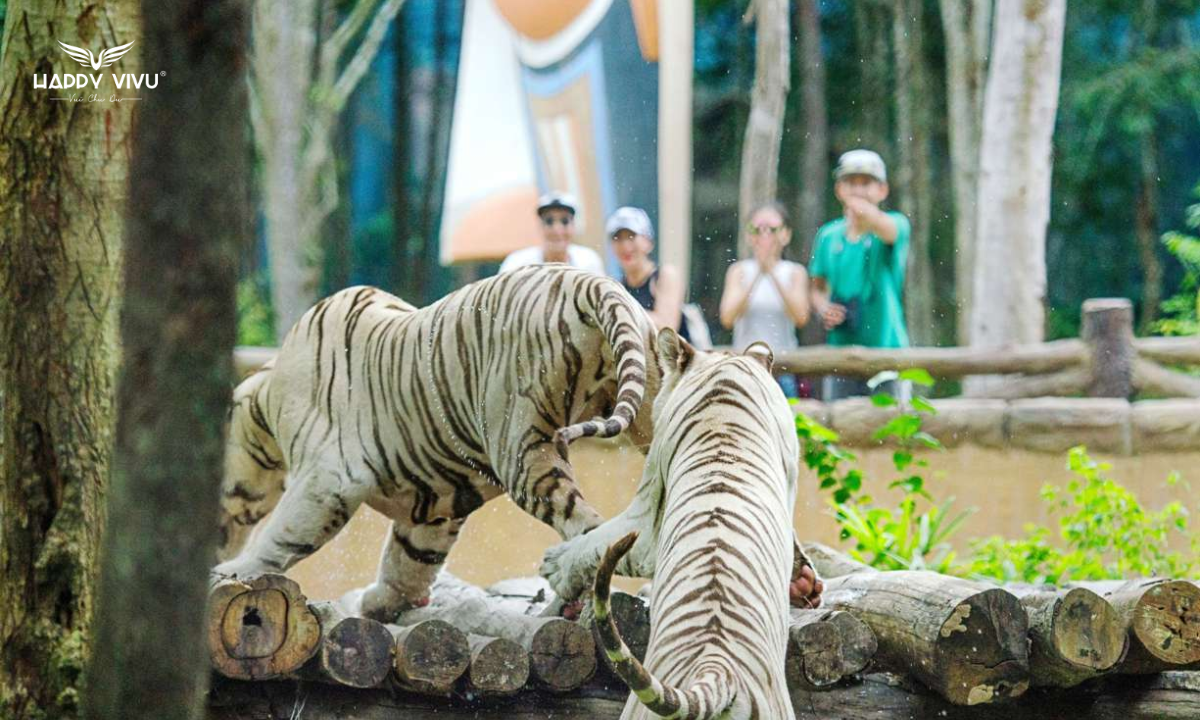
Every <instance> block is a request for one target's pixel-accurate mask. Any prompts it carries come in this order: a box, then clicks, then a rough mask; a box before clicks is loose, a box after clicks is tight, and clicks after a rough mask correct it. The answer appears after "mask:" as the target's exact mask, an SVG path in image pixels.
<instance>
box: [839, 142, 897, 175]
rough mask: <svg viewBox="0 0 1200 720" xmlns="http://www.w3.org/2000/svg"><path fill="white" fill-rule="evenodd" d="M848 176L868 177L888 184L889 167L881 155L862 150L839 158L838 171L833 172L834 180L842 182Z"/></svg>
mask: <svg viewBox="0 0 1200 720" xmlns="http://www.w3.org/2000/svg"><path fill="white" fill-rule="evenodd" d="M847 175H867V176H870V177H873V178H875V179H876V180H878V181H879V182H887V167H886V166H885V165H884V164H883V158H881V157H879V153H877V152H875V151H873V150H863V149H861V148H860V149H858V150H851V151H849V152H845V153H842V156H841V157H840V158H838V164H837V169H835V170H834V171H833V177H834V179H836V180H841V179H842V178H844V177H846V176H847Z"/></svg>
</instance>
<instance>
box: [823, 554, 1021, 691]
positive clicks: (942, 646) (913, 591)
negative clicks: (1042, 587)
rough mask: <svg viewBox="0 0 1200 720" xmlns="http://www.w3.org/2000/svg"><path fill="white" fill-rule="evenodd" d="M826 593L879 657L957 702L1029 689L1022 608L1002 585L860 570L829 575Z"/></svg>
mask: <svg viewBox="0 0 1200 720" xmlns="http://www.w3.org/2000/svg"><path fill="white" fill-rule="evenodd" d="M823 597H824V601H825V603H826V607H828V608H832V609H838V610H846V611H849V612H851V613H853V614H854V615H855V617H857V618H859V619H860V620H862V621H863V622H865V623H866V624H867V625H869V626H870V628H871V630H872V631H873V632H874V633H875V636H876V638H877V640H878V643H879V648H878V651H877V652H876V654H875V657H876V660H877V661H879V662H880V663H881V664H882V665H884V666H885V667H888V668H889V669H891V670H894V671H896V672H903V673H907V674H909V675H911V676H913V677H915V678H917V679H918V680H920V681H921V682H922V683H924V684H925V685H926V686H928V687H929V688H931V689H933V690H934V691H936V692H937V693H938V694H940V695H942V696H943V697H945V698H946V699H947V700H949V701H950V702H952V703H954V704H956V705H978V704H981V703H990V702H994V701H997V700H1001V699H1003V698H1008V697H1015V696H1018V695H1020V694H1022V693H1023V692H1025V690H1026V689H1027V688H1028V687H1029V646H1028V641H1027V640H1026V633H1027V629H1028V625H1027V621H1026V619H1025V611H1024V609H1023V608H1022V607H1021V604H1020V602H1019V601H1018V600H1017V598H1016V597H1014V596H1013V595H1010V594H1009V593H1007V592H1005V591H1003V590H1001V589H999V588H993V587H988V586H986V585H983V584H981V583H975V582H971V581H968V580H963V579H961V578H955V577H949V576H946V575H939V574H937V573H932V572H925V571H897V572H857V573H854V574H851V575H844V576H841V577H834V578H830V579H827V580H826V581H825V593H824V596H823Z"/></svg>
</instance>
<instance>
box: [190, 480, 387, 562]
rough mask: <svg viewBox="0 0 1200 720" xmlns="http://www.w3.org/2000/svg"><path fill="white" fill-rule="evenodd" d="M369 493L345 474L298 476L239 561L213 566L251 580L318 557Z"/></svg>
mask: <svg viewBox="0 0 1200 720" xmlns="http://www.w3.org/2000/svg"><path fill="white" fill-rule="evenodd" d="M366 492H367V486H366V485H365V484H356V483H354V482H352V481H350V480H349V479H347V478H343V476H342V475H341V474H340V473H335V472H331V471H328V470H323V469H315V470H306V471H301V472H298V473H296V475H295V476H294V477H292V478H291V479H290V481H289V483H288V486H287V489H286V490H285V491H284V492H283V496H282V497H281V498H280V500H279V503H278V505H277V506H276V507H275V509H274V511H272V512H271V514H270V515H268V516H267V519H266V523H265V524H264V525H263V527H262V529H261V530H260V531H259V532H258V533H256V534H255V535H253V536H252V537H251V538H250V543H249V544H248V545H247V546H246V548H245V549H244V550H242V552H241V553H240V554H238V555H237V557H235V558H233V559H231V560H227V561H225V562H223V563H221V564H220V565H217V566H216V567H215V568H213V574H214V575H216V576H220V577H239V578H249V577H255V576H258V575H261V574H262V573H266V572H283V571H285V570H287V569H288V568H290V567H291V566H293V565H295V564H296V563H298V562H300V561H301V560H303V559H304V558H306V557H308V556H309V555H312V554H313V553H315V552H316V551H317V550H319V549H320V548H321V546H323V545H324V544H325V543H326V542H328V541H329V540H330V539H331V538H333V536H334V535H336V534H337V533H338V532H339V531H340V530H341V529H342V528H343V527H344V526H345V525H346V523H347V522H349V521H350V518H351V516H353V515H354V512H355V510H357V509H358V506H359V505H361V504H362V502H363V500H364V499H365V496H366Z"/></svg>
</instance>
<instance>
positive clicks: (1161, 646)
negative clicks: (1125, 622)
mask: <svg viewBox="0 0 1200 720" xmlns="http://www.w3.org/2000/svg"><path fill="white" fill-rule="evenodd" d="M1130 632H1131V633H1133V635H1134V636H1135V637H1136V638H1137V639H1138V641H1139V642H1141V644H1142V646H1143V647H1144V648H1145V650H1146V651H1147V652H1148V653H1149V654H1150V655H1151V656H1153V657H1155V658H1157V659H1159V660H1161V661H1163V662H1164V663H1169V664H1171V665H1187V664H1190V663H1194V662H1197V661H1200V588H1198V587H1196V585H1194V584H1192V583H1190V582H1185V581H1183V580H1173V581H1170V582H1164V583H1159V584H1157V585H1155V586H1153V587H1151V588H1150V589H1148V590H1147V591H1146V592H1145V593H1144V594H1143V595H1142V599H1141V601H1140V602H1139V603H1138V606H1137V610H1136V611H1135V613H1134V615H1133V623H1132V625H1131V627H1130Z"/></svg>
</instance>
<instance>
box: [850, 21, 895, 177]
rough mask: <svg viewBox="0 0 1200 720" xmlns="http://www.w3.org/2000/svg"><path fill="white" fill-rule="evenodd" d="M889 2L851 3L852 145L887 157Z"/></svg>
mask: <svg viewBox="0 0 1200 720" xmlns="http://www.w3.org/2000/svg"><path fill="white" fill-rule="evenodd" d="M890 5H891V3H889V2H885V0H860V1H859V2H855V3H853V4H852V7H853V13H854V46H855V47H854V49H855V52H856V53H857V55H858V56H857V65H858V85H859V91H858V92H857V93H856V96H857V99H856V100H855V103H854V106H855V110H856V112H855V113H854V117H855V122H854V127H853V130H854V133H853V135H854V142H853V146H855V147H866V148H870V149H871V150H874V151H875V152H877V153H879V154H880V155H882V156H883V157H885V158H889V159H890V158H891V157H892V152H891V145H890V143H889V142H888V138H890V137H891V132H890V131H889V127H890V112H889V110H890V108H889V107H888V103H887V102H886V98H887V97H888V87H889V85H888V83H889V72H890V70H891V66H892V56H891V53H890V52H889V50H888V38H889V36H890V35H891V34H892V26H891V17H890V12H891V9H890ZM842 149H843V150H848V149H850V148H849V147H845V148H842Z"/></svg>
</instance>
